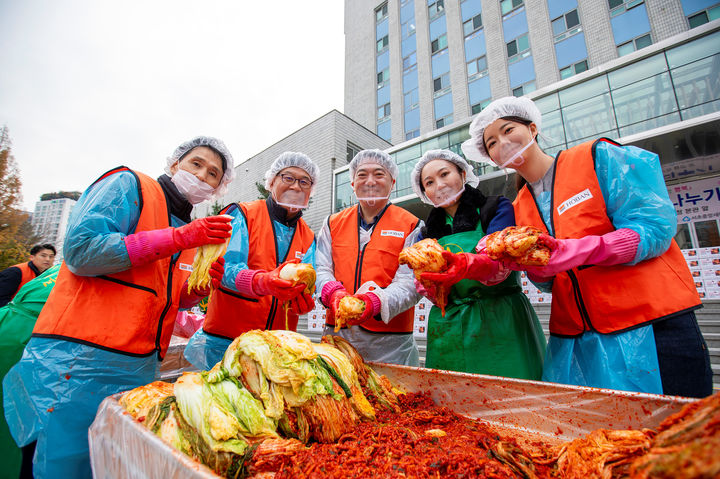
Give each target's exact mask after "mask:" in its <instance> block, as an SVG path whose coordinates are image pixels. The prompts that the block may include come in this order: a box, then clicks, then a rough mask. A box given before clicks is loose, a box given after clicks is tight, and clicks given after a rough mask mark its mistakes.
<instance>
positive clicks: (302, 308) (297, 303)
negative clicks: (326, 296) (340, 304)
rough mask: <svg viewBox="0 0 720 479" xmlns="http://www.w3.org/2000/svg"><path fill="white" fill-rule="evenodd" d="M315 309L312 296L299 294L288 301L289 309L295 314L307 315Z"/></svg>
mask: <svg viewBox="0 0 720 479" xmlns="http://www.w3.org/2000/svg"><path fill="white" fill-rule="evenodd" d="M314 307H315V300H314V299H313V297H312V294H309V293H300V294H299V295H297V296H296V297H295V298H294V299H292V300H291V301H290V309H292V310H293V311H294V312H295V313H296V314H305V313H309V312H310V311H312V310H313V308H314Z"/></svg>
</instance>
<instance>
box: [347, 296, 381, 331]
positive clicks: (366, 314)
mask: <svg viewBox="0 0 720 479" xmlns="http://www.w3.org/2000/svg"><path fill="white" fill-rule="evenodd" d="M371 295H372V296H371ZM353 296H354V297H356V298H357V299H360V300H362V301H363V302H364V303H365V310H364V311H363V313H362V315H361V316H360V317H359V318H355V319H348V322H347V325H348V326H354V325H356V324H362V323H364V322H365V321H367V320H368V319H372V318H374V317H375V315H376V314H380V308H379V306H380V298H378V297H377V295H375V294H373V293H365V294H354V295H353ZM376 306H377V309H378V310H377V311H376V310H375V309H376Z"/></svg>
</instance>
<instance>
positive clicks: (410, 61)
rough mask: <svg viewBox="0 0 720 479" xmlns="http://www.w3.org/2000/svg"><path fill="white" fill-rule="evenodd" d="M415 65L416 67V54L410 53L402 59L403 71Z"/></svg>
mask: <svg viewBox="0 0 720 479" xmlns="http://www.w3.org/2000/svg"><path fill="white" fill-rule="evenodd" d="M415 65H417V52H412V53H411V54H410V55H408V56H406V57H405V58H403V71H405V70H409V69H410V68H412V67H414V66H415Z"/></svg>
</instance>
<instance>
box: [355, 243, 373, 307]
mask: <svg viewBox="0 0 720 479" xmlns="http://www.w3.org/2000/svg"><path fill="white" fill-rule="evenodd" d="M369 244H370V242H369V241H368V242H367V243H366V244H365V246H363V247H362V249H361V250H360V254H359V255H358V258H357V262H356V263H355V287H354V288H353V294H355V291H357V290H358V287H359V284H360V278H361V277H362V263H363V257H364V256H365V248H367V246H368V245H369Z"/></svg>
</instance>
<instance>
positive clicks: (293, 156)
mask: <svg viewBox="0 0 720 479" xmlns="http://www.w3.org/2000/svg"><path fill="white" fill-rule="evenodd" d="M293 166H294V167H295V168H300V169H301V170H304V171H305V173H307V174H308V175H310V179H311V180H312V182H313V184H312V188H311V189H310V196H312V195H313V193H315V187H316V186H317V183H318V179H319V177H320V168H318V166H317V165H316V164H315V162H314V161H312V160H311V159H310V158H309V157H308V156H307V155H306V154H305V153H298V152H295V151H286V152H285V153H282V154H281V155H280V156H278V157H277V158H275V161H273V163H272V165H270V169H269V170H267V171H266V172H265V189H266V190H269V189H270V183H271V182H272V180H273V178H275V177H276V176H277V175H278V173H280V172H281V171H282V170H284V169H285V168H290V167H293Z"/></svg>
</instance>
